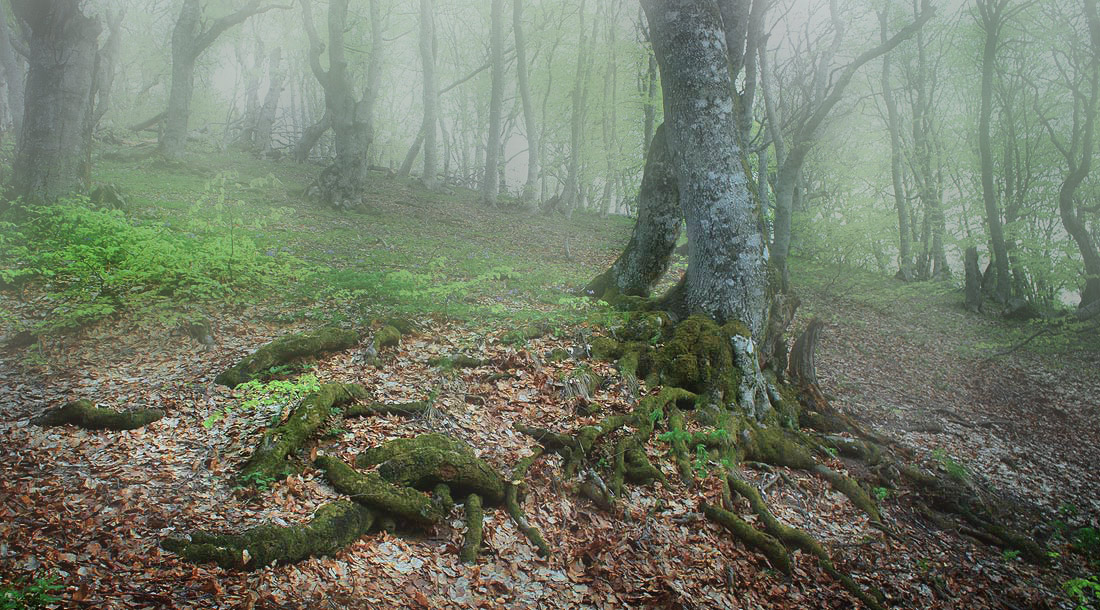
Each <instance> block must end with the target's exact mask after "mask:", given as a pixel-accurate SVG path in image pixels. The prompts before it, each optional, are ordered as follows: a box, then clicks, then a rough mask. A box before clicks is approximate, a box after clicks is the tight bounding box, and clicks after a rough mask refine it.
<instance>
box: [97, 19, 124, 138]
mask: <svg viewBox="0 0 1100 610" xmlns="http://www.w3.org/2000/svg"><path fill="white" fill-rule="evenodd" d="M125 15H126V11H125V10H119V11H117V12H114V13H109V14H108V16H107V29H108V31H110V35H109V36H108V37H107V42H105V43H104V44H103V48H102V49H100V50H99V52H98V53H96V58H95V81H94V85H93V89H92V92H93V96H94V98H95V111H94V114H93V116H92V125H91V128H92V129H93V130H94V129H95V128H96V127H97V126H99V123H100V122H101V121H103V117H104V116H105V115H106V114H107V111H108V110H110V109H111V93H112V92H113V90H114V84H115V72H116V71H117V67H118V56H119V48H120V47H121V45H122V18H123V17H125Z"/></svg>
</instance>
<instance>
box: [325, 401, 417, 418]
mask: <svg viewBox="0 0 1100 610" xmlns="http://www.w3.org/2000/svg"><path fill="white" fill-rule="evenodd" d="M431 410H432V406H431V405H430V404H428V403H426V402H405V403H394V404H385V403H380V402H376V403H370V404H353V405H348V407H347V408H346V409H344V417H370V416H373V415H404V416H406V417H414V416H422V415H427V414H428V413H430V412H431Z"/></svg>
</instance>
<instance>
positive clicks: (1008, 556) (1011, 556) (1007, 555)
mask: <svg viewBox="0 0 1100 610" xmlns="http://www.w3.org/2000/svg"><path fill="white" fill-rule="evenodd" d="M1019 558H1020V551H1015V550H1011V549H1005V551H1004V552H1003V553H1001V559H1004V560H1005V562H1012V561H1016V560H1017V559H1019Z"/></svg>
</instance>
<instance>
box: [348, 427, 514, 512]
mask: <svg viewBox="0 0 1100 610" xmlns="http://www.w3.org/2000/svg"><path fill="white" fill-rule="evenodd" d="M356 464H357V465H359V466H369V465H372V464H379V467H378V474H380V475H381V476H382V478H383V479H385V480H387V481H389V482H391V483H395V484H398V485H407V486H409V487H412V488H414V489H421V490H425V491H430V490H432V489H434V488H435V486H437V485H439V484H441V483H442V484H445V485H447V486H448V487H449V488H450V489H451V491H452V493H457V494H461V495H463V496H466V495H469V494H471V493H476V494H478V495H479V496H481V497H482V499H483V500H484V501H485V503H486V504H488V505H491V506H495V505H499V504H500V503H501V502H503V501H504V485H505V484H504V478H503V477H502V476H501V475H500V474H499V473H497V471H496V470H494V469H493V467H492V466H490V465H489V464H488V463H487V462H485V461H484V460H482V459H480V458H478V457H477V456H476V455H474V452H473V449H471V448H470V447H469V446H468V445H466V444H465V443H462V442H461V441H458V440H456V439H453V438H451V437H448V436H444V435H442V434H422V435H420V436H417V437H415V438H411V439H397V440H393V441H388V442H386V443H384V444H383V445H382V446H381V447H378V448H376V449H374V450H369V451H366V452H364V453H362V454H360V456H359V458H358V459H357V460H356Z"/></svg>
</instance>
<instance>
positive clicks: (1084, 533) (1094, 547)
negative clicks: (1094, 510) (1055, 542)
mask: <svg viewBox="0 0 1100 610" xmlns="http://www.w3.org/2000/svg"><path fill="white" fill-rule="evenodd" d="M1073 548H1074V549H1075V550H1076V551H1078V552H1080V553H1082V554H1083V555H1087V556H1089V557H1100V531H1098V530H1097V529H1096V528H1094V527H1082V528H1081V529H1079V530H1077V531H1076V532H1074V533H1073Z"/></svg>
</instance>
